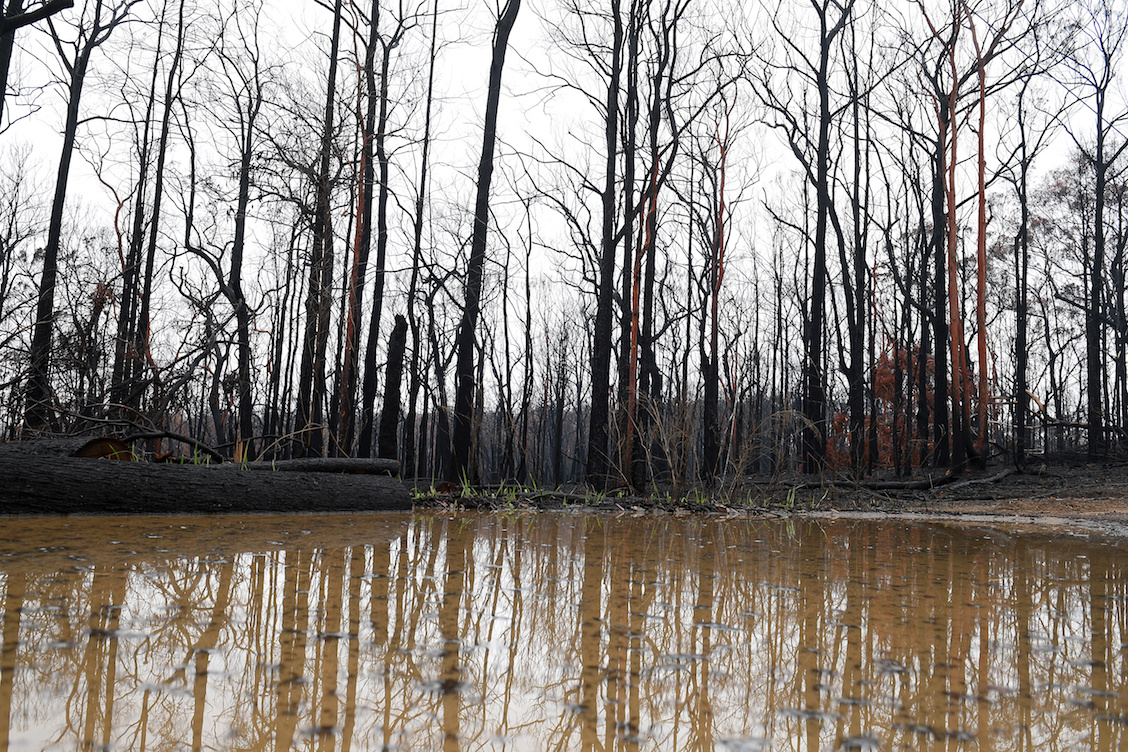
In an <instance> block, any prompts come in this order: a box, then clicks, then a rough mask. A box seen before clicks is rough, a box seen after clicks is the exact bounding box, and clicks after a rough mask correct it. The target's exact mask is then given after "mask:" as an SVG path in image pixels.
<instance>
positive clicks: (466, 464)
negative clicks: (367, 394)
mask: <svg viewBox="0 0 1128 752" xmlns="http://www.w3.org/2000/svg"><path fill="white" fill-rule="evenodd" d="M520 9H521V0H508V2H507V3H506V4H505V7H504V8H503V9H502V13H501V17H500V18H498V21H497V26H496V28H495V29H494V40H493V57H492V60H491V62H490V77H489V89H488V92H487V96H486V117H485V124H484V126H485V127H484V129H483V135H482V157H481V160H480V161H479V162H478V196H477V200H476V201H475V205H474V233H473V235H472V237H471V241H470V262H469V265H468V267H467V270H466V300H465V304H464V307H463V311H462V321H461V323H460V325H459V328H458V343H457V345H458V362H457V366H456V368H455V397H454V436H453V449H454V467H453V468H452V471H453V477H454V478H458V477H459V476H462V475H465V474H467V473H469V472H470V459H471V452H472V451H473V446H472V444H473V436H472V431H473V425H472V424H473V416H474V402H475V396H476V392H477V389H476V386H477V385H476V384H475V379H474V371H475V369H474V350H475V348H476V346H477V344H476V343H477V337H476V330H477V324H478V313H479V309H480V306H481V296H482V274H483V271H484V267H485V261H486V240H487V233H488V230H489V211H490V182H491V180H492V179H493V169H494V146H495V143H496V140H497V112H498V106H499V104H500V101H501V74H502V71H503V69H504V67H505V53H506V51H507V49H508V46H509V34H510V32H511V31H512V30H513V24H514V23H515V22H516V21H517V13H518V11H519V10H520Z"/></svg>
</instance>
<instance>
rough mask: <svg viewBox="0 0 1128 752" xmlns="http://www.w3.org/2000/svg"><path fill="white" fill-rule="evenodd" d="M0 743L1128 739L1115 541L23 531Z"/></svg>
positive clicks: (982, 532) (588, 522)
mask: <svg viewBox="0 0 1128 752" xmlns="http://www.w3.org/2000/svg"><path fill="white" fill-rule="evenodd" d="M4 538H5V540H3V541H2V542H0V598H2V599H3V600H2V605H3V624H2V634H3V649H2V653H0V752H7V751H8V750H15V749H76V748H83V749H94V748H97V749H106V750H109V749H131V750H142V749H171V748H179V747H187V746H189V745H190V746H191V748H192V749H242V750H268V749H274V750H288V749H295V748H296V749H305V750H319V751H329V750H333V751H336V750H342V751H345V750H378V749H403V750H407V749H411V750H442V751H443V752H450V751H453V750H472V749H480V748H503V749H514V750H521V749H530V750H532V749H537V750H539V749H550V750H572V749H578V750H601V751H608V750H623V751H629V752H634V751H635V750H713V749H723V750H757V749H768V748H770V749H773V750H788V749H791V750H825V749H851V750H867V749H898V748H902V747H908V748H913V749H947V750H955V749H973V748H977V749H979V750H1065V749H1071V748H1073V747H1075V746H1081V747H1085V748H1092V749H1097V750H1109V751H1110V752H1111V751H1112V750H1119V749H1125V748H1128V687H1126V680H1125V677H1126V674H1128V663H1126V660H1125V659H1126V652H1128V584H1126V583H1128V577H1126V572H1125V571H1124V569H1125V561H1126V557H1125V555H1124V554H1125V548H1124V546H1125V544H1124V543H1123V542H1117V541H1113V540H1107V541H1102V540H1096V539H1085V538H1079V537H1075V536H1070V537H1065V536H1062V535H1055V534H1052V533H1049V532H1035V531H1021V530H1017V529H1013V530H1006V529H998V528H996V529H991V530H988V529H976V528H972V527H965V528H959V527H956V526H952V525H943V524H937V523H907V522H873V521H861V520H820V521H779V520H770V521H766V520H754V519H747V520H715V519H702V518H693V517H689V518H682V517H674V516H656V517H630V518H622V519H617V518H611V517H592V516H588V517H585V516H581V515H557V514H539V515H530V516H521V515H515V516H489V515H471V514H466V515H440V514H417V515H371V516H356V517H348V516H301V517H274V516H264V517H253V518H234V517H231V518H228V517H222V518H212V519H205V518H176V519H173V518H129V519H126V518H106V519H89V520H74V519H64V520H19V519H13V520H11V521H9V522H7V523H6V525H5V535H4Z"/></svg>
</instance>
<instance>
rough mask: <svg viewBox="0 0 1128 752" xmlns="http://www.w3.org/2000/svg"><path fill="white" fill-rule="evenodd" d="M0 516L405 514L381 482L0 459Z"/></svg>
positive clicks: (359, 477)
mask: <svg viewBox="0 0 1128 752" xmlns="http://www.w3.org/2000/svg"><path fill="white" fill-rule="evenodd" d="M0 480H2V482H0V514H181V513H191V514H220V513H227V512H232V513H243V512H277V513H292V512H361V511H383V510H409V509H411V506H412V502H411V496H410V494H409V493H408V491H407V488H406V487H405V486H404V485H403V483H401V482H400V481H399V480H397V479H395V478H392V477H389V476H386V475H365V474H347V475H346V474H337V473H322V472H262V471H238V470H235V471H224V472H217V471H216V469H215V468H208V467H200V466H194V465H164V464H148V463H142V462H115V461H112V460H100V459H87V458H82V457H43V456H20V457H15V456H4V455H3V454H0Z"/></svg>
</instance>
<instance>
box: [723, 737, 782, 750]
mask: <svg viewBox="0 0 1128 752" xmlns="http://www.w3.org/2000/svg"><path fill="white" fill-rule="evenodd" d="M718 744H720V747H721V749H722V750H724V752H765V751H766V750H768V749H771V746H772V745H771V740H770V739H762V738H760V737H755V736H753V737H729V738H727V739H721V740H720V742H718Z"/></svg>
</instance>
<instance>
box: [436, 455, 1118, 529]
mask: <svg viewBox="0 0 1128 752" xmlns="http://www.w3.org/2000/svg"><path fill="white" fill-rule="evenodd" d="M415 504H416V507H417V508H419V507H433V508H447V509H455V508H457V509H478V510H490V511H507V510H529V511H533V510H536V511H556V510H573V511H575V510H585V511H599V512H618V513H635V514H637V513H644V512H663V513H672V514H726V515H734V514H736V515H779V514H813V515H816V516H825V515H857V516H864V517H881V516H886V517H894V516H902V515H903V516H906V517H912V518H922V517H927V518H950V519H966V520H967V521H969V522H974V521H985V520H989V519H993V520H997V521H1006V522H1010V523H1014V522H1018V523H1022V522H1030V523H1031V524H1036V523H1044V524H1059V523H1060V524H1064V525H1067V526H1068V525H1070V524H1072V523H1073V522H1076V523H1084V524H1085V525H1086V526H1088V527H1097V528H1100V529H1102V530H1105V531H1112V532H1114V533H1115V534H1117V535H1128V463H1122V462H1115V463H1114V462H1107V463H1098V464H1087V463H1080V462H1074V463H1060V464H1054V465H1035V466H1032V467H1029V468H1027V469H1025V470H1022V471H1019V470H1016V469H1015V468H1013V467H1011V468H1008V467H1001V466H997V467H992V468H990V469H988V470H987V471H985V472H977V473H971V472H968V473H961V474H959V475H958V476H955V477H953V476H949V475H946V474H940V473H937V474H935V475H931V476H929V475H922V476H917V477H914V478H912V479H898V478H894V477H892V476H876V477H873V478H868V479H865V480H864V481H854V480H851V479H848V478H833V479H826V480H823V481H822V482H819V481H812V480H811V479H810V478H807V477H805V476H798V475H796V476H790V477H786V478H776V479H770V480H769V479H764V480H759V479H750V480H747V481H745V482H744V483H742V484H738V485H736V486H734V487H732V488H726V489H724V490H723V491H719V492H715V493H711V494H706V493H703V492H701V491H699V490H695V491H690V492H688V493H685V492H683V493H674V492H673V491H669V492H659V493H656V494H650V495H646V496H642V495H633V494H630V493H627V492H626V491H618V492H612V493H609V494H593V493H591V492H589V491H585V490H584V489H581V488H573V489H565V490H544V489H541V490H537V489H520V488H512V487H510V488H505V487H502V488H489V489H481V490H475V489H457V488H447V489H446V490H443V491H435V490H434V489H431V488H429V487H424V486H418V487H417V490H416V501H415Z"/></svg>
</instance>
